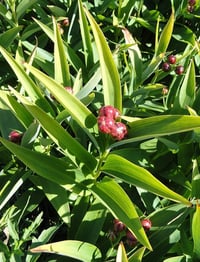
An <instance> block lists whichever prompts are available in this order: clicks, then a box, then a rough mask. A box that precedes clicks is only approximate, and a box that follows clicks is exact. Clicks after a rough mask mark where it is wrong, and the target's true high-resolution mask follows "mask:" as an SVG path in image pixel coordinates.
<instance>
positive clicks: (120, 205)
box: [90, 177, 152, 250]
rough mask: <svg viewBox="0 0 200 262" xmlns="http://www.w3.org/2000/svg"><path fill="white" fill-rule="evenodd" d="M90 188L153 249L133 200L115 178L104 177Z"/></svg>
mask: <svg viewBox="0 0 200 262" xmlns="http://www.w3.org/2000/svg"><path fill="white" fill-rule="evenodd" d="M90 190H91V191H92V193H93V194H95V196H96V197H97V198H98V199H100V201H101V202H102V203H103V204H104V205H105V206H106V207H107V208H108V209H109V210H110V212H111V213H112V214H113V216H114V217H116V218H118V219H119V220H120V221H122V222H123V223H124V224H125V225H126V226H127V227H128V228H129V229H130V230H131V231H132V232H133V233H134V235H135V236H136V237H137V239H138V241H140V242H141V244H143V245H144V246H145V247H147V248H148V249H150V250H151V249H152V248H151V245H150V243H149V241H148V238H147V236H146V234H145V232H144V229H143V227H142V226H141V222H140V219H139V217H138V214H137V212H136V210H135V207H134V205H133V203H132V201H131V200H130V198H129V197H128V195H127V194H126V193H125V191H124V190H123V189H122V187H120V185H119V184H118V183H116V182H115V180H113V179H110V178H108V177H104V179H103V180H102V181H101V182H99V183H96V184H94V185H93V186H92V187H91V188H90Z"/></svg>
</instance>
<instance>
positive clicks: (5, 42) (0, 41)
mask: <svg viewBox="0 0 200 262" xmlns="http://www.w3.org/2000/svg"><path fill="white" fill-rule="evenodd" d="M21 29H22V26H18V27H14V28H11V29H9V30H7V31H6V32H4V33H2V34H1V35H0V45H1V46H3V47H4V48H8V47H9V45H10V44H11V43H12V42H13V41H14V40H15V38H16V36H17V34H18V33H19V32H20V31H21Z"/></svg>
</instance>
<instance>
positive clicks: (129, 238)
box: [126, 230, 137, 247]
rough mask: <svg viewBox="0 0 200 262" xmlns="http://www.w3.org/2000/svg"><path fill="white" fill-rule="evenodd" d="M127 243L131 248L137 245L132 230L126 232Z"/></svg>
mask: <svg viewBox="0 0 200 262" xmlns="http://www.w3.org/2000/svg"><path fill="white" fill-rule="evenodd" d="M126 243H127V244H128V245H129V246H131V247H133V246H135V245H136V244H137V238H136V237H135V236H134V235H133V233H132V232H131V231H130V230H127V232H126Z"/></svg>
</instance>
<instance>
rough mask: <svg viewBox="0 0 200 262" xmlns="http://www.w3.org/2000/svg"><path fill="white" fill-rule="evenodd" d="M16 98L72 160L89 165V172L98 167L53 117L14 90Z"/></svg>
mask: <svg viewBox="0 0 200 262" xmlns="http://www.w3.org/2000/svg"><path fill="white" fill-rule="evenodd" d="M13 93H14V94H15V96H16V97H17V98H18V99H19V100H20V101H21V102H22V103H23V104H24V106H25V107H26V108H27V110H28V111H29V112H30V113H31V114H32V116H33V117H34V118H36V119H37V120H38V121H39V123H40V124H41V126H42V127H43V128H44V130H45V131H46V132H47V133H48V135H49V136H50V137H51V139H52V140H53V141H54V142H55V143H56V144H57V145H58V146H59V147H60V148H62V150H63V151H64V152H66V154H67V155H68V156H69V157H71V155H73V157H72V160H74V159H75V158H78V160H79V161H80V162H82V163H83V164H85V165H87V167H88V168H89V170H93V169H94V168H95V167H96V162H97V161H96V159H95V158H94V157H93V156H92V155H91V154H90V153H89V152H88V151H87V150H86V149H85V148H84V147H83V146H82V145H81V144H79V142H78V141H77V140H76V139H74V138H73V137H71V135H70V134H69V133H68V132H67V131H66V130H65V129H64V128H63V127H62V126H61V125H60V124H59V123H58V122H57V121H56V120H54V119H53V118H52V117H50V116H49V115H48V114H46V113H45V112H44V111H43V110H42V109H40V108H39V107H38V106H36V105H34V104H31V103H30V102H29V101H28V100H27V99H25V98H24V97H23V96H21V95H20V94H19V93H18V92H16V91H14V90H13Z"/></svg>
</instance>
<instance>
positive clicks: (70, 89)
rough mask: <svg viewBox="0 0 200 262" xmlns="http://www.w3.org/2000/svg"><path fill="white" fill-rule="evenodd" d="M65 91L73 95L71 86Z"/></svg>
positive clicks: (66, 87)
mask: <svg viewBox="0 0 200 262" xmlns="http://www.w3.org/2000/svg"><path fill="white" fill-rule="evenodd" d="M65 90H67V91H68V92H69V93H70V94H73V89H72V87H71V86H65Z"/></svg>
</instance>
